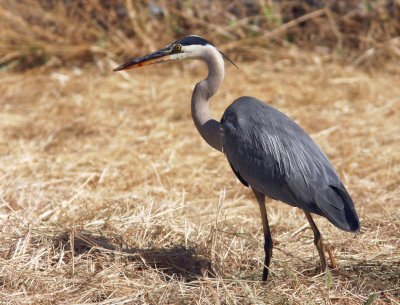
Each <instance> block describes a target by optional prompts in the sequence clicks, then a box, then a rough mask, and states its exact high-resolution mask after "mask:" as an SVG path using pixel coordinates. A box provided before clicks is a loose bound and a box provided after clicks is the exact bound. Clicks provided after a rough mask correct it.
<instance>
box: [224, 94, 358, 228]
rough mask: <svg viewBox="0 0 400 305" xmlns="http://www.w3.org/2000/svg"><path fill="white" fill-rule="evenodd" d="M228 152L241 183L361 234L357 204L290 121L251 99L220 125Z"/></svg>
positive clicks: (232, 109)
mask: <svg viewBox="0 0 400 305" xmlns="http://www.w3.org/2000/svg"><path fill="white" fill-rule="evenodd" d="M221 126H222V129H223V135H224V143H223V150H224V153H225V154H226V157H227V159H228V161H229V163H230V164H231V167H232V169H233V171H234V172H235V174H236V175H237V176H238V178H239V179H240V181H241V182H242V183H244V184H245V185H247V186H251V187H252V188H254V189H256V190H257V191H259V192H261V193H263V194H265V195H267V196H269V197H271V198H273V199H276V200H280V201H283V202H285V203H288V204H290V205H292V206H295V207H299V208H301V209H303V210H305V211H307V212H311V213H316V214H319V215H322V216H325V217H326V218H328V220H329V221H331V222H332V223H333V224H334V225H335V226H337V227H338V228H340V229H342V230H345V231H357V230H359V226H360V225H359V220H358V217H357V213H356V211H355V208H354V204H353V201H352V199H351V197H350V196H349V194H348V192H347V190H346V188H345V187H344V185H343V184H342V182H341V181H340V178H339V177H338V175H337V174H336V171H335V169H334V168H333V166H332V164H331V163H330V162H329V160H328V158H327V157H326V156H325V154H324V153H323V152H322V150H321V149H320V148H319V147H318V145H317V144H316V143H315V142H314V141H313V140H312V139H311V138H310V137H309V136H308V135H307V134H306V133H305V132H304V131H303V130H302V129H301V128H300V127H299V126H298V125H297V124H296V123H295V122H294V121H292V120H291V119H290V118H289V117H287V116H286V115H285V114H283V113H281V112H279V111H278V110H276V109H274V108H273V107H271V106H268V105H266V104H265V103H263V102H261V101H259V100H257V99H255V98H252V97H247V96H244V97H241V98H239V99H237V100H236V101H234V102H233V103H232V104H231V105H230V106H229V107H228V108H227V109H226V111H225V113H224V114H223V116H222V119H221Z"/></svg>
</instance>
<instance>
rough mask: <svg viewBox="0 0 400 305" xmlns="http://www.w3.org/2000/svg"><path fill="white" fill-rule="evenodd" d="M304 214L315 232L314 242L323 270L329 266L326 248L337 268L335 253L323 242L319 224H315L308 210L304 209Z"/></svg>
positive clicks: (333, 264)
mask: <svg viewBox="0 0 400 305" xmlns="http://www.w3.org/2000/svg"><path fill="white" fill-rule="evenodd" d="M304 214H306V217H307V220H308V222H309V223H310V226H311V229H312V230H313V232H314V244H315V247H316V248H317V250H318V254H319V258H320V260H321V267H322V270H323V271H325V269H326V266H327V265H326V257H325V250H326V251H327V252H328V254H329V258H330V260H331V263H332V268H336V262H335V259H334V257H333V254H332V252H331V249H329V247H325V245H324V243H323V240H322V236H321V233H320V232H319V230H318V228H317V226H316V225H315V222H314V220H313V219H312V217H311V214H310V213H308V212H306V211H304Z"/></svg>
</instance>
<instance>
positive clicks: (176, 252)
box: [54, 231, 215, 282]
mask: <svg viewBox="0 0 400 305" xmlns="http://www.w3.org/2000/svg"><path fill="white" fill-rule="evenodd" d="M54 242H55V244H57V247H60V248H61V247H62V248H63V249H64V250H66V251H70V252H71V253H72V255H73V256H74V257H77V256H81V255H85V254H92V255H93V254H98V255H99V254H102V255H107V256H111V257H114V258H115V259H119V260H121V259H122V260H126V261H129V262H134V266H135V269H136V270H146V269H154V270H157V271H158V272H160V274H162V275H164V276H166V277H168V278H170V277H178V278H181V279H183V280H185V281H188V282H189V281H193V280H196V279H198V278H199V277H204V276H207V277H214V276H215V275H214V274H215V272H214V271H213V270H212V267H211V262H210V260H209V259H207V258H206V255H204V254H205V251H201V250H198V249H195V248H188V247H185V246H183V245H177V246H174V247H171V248H156V247H153V248H146V249H141V248H135V247H128V246H127V245H121V244H119V245H118V242H115V238H108V237H105V236H101V235H95V234H91V233H89V232H75V231H72V232H69V233H64V234H62V235H60V236H58V237H57V238H56V239H55V240H54Z"/></svg>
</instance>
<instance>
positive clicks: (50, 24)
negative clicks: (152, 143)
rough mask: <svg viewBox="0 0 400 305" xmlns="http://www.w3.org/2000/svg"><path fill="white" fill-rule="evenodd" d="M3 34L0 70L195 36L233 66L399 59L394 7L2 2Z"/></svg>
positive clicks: (218, 0)
mask: <svg viewBox="0 0 400 305" xmlns="http://www.w3.org/2000/svg"><path fill="white" fill-rule="evenodd" d="M0 28H1V35H0V70H1V69H3V70H4V69H5V70H26V69H30V68H32V67H37V66H43V65H44V66H47V67H57V68H58V67H63V66H66V65H69V66H71V65H75V64H81V65H82V64H87V63H88V62H96V61H97V60H99V59H101V58H105V57H107V58H114V59H115V58H117V56H121V55H124V56H132V55H138V54H140V53H145V52H148V51H151V50H153V49H154V48H155V47H156V46H161V45H163V44H167V43H170V42H171V41H172V40H174V39H176V38H179V37H182V36H186V35H189V34H193V33H196V34H197V35H201V36H204V37H207V39H209V40H210V41H213V42H214V43H215V44H217V45H218V46H219V47H220V48H222V50H223V51H226V52H229V53H231V56H232V57H233V58H234V59H251V60H254V58H255V57H257V58H259V59H262V58H265V57H266V54H265V52H263V51H264V50H265V48H266V47H267V48H268V49H271V47H276V46H285V47H290V46H292V45H293V44H294V45H297V46H301V47H302V48H305V49H309V50H315V49H319V48H322V49H323V50H325V51H328V52H333V53H334V55H335V56H333V58H335V60H338V61H341V62H345V63H353V64H356V65H358V66H363V67H368V68H373V69H375V68H376V67H382V66H385V67H386V68H390V67H391V63H397V62H398V61H399V57H400V38H399V37H400V2H399V1H394V0H379V1H370V0H347V1H321V0H312V1H311V0H308V1H302V0H289V1H288V0H278V1H272V0H233V1H231V0H229V1H228V0H213V1H208V0H202V1H188V0H182V1H177V0H174V1H170V0H157V1H148V0H114V1H104V0H75V1H68V0H19V1H13V0H1V1H0ZM155 42H157V43H155Z"/></svg>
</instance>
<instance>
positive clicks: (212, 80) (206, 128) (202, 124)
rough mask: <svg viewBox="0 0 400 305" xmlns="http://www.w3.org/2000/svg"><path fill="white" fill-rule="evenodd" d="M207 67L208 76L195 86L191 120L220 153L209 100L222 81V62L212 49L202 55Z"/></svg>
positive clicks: (219, 135) (218, 132)
mask: <svg viewBox="0 0 400 305" xmlns="http://www.w3.org/2000/svg"><path fill="white" fill-rule="evenodd" d="M201 59H203V60H204V61H205V62H206V63H207V65H208V76H207V78H206V79H205V80H203V81H201V82H199V83H197V84H196V87H195V88H194V91H193V95H192V118H193V121H194V124H195V125H196V128H197V130H198V131H199V133H200V135H201V136H202V137H203V139H204V140H206V142H207V143H208V144H209V145H210V146H212V147H213V148H215V149H217V150H219V151H222V130H221V125H220V123H219V122H218V121H217V120H215V119H214V118H213V117H212V115H211V111H210V102H209V100H210V98H211V97H212V96H213V95H214V94H215V93H216V92H217V91H218V89H219V87H220V85H221V83H222V81H223V80H224V60H223V58H222V56H221V54H220V53H219V52H218V50H216V49H215V48H214V47H208V48H207V49H205V52H204V53H203V54H202V57H201Z"/></svg>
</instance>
